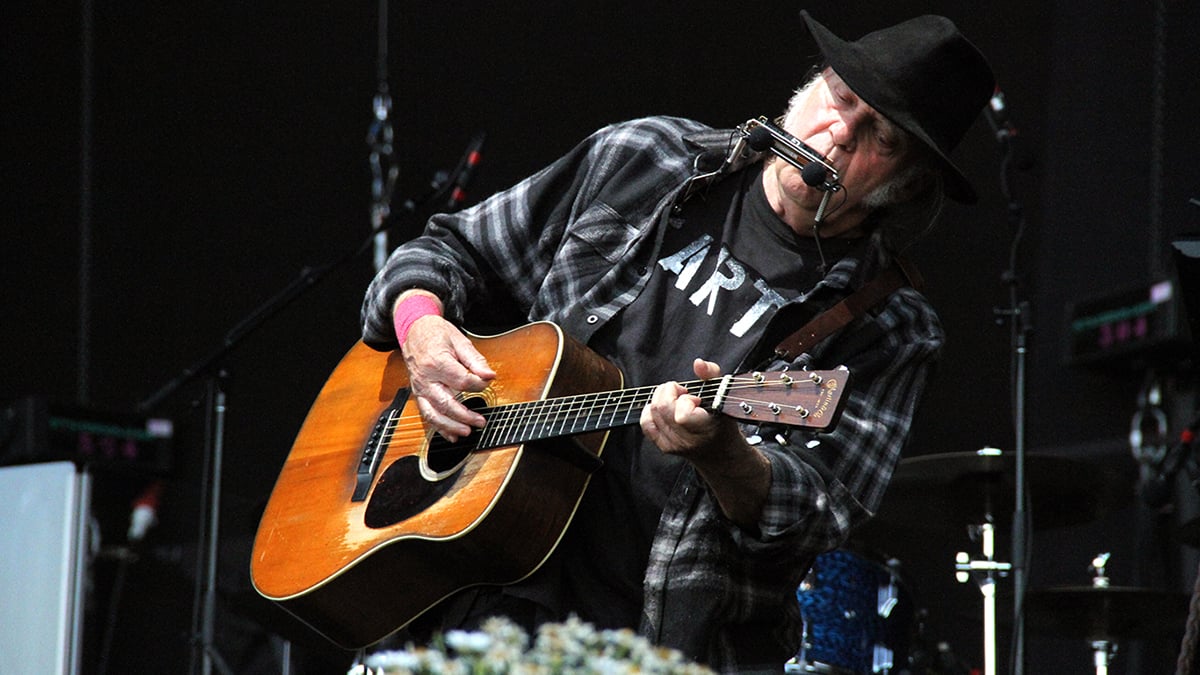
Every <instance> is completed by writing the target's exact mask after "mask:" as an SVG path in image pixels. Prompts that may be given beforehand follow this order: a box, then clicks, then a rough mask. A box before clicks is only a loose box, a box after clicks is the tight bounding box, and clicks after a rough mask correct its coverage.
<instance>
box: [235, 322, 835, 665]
mask: <svg viewBox="0 0 1200 675" xmlns="http://www.w3.org/2000/svg"><path fill="white" fill-rule="evenodd" d="M470 337H471V340H472V341H473V343H474V345H475V347H476V348H477V349H478V350H479V351H480V352H481V353H482V354H483V356H484V357H486V358H487V360H488V363H489V365H491V367H492V368H493V370H495V372H496V374H497V376H496V378H495V379H494V380H493V381H492V382H491V383H490V385H489V386H488V388H487V389H486V390H485V391H483V392H479V393H465V394H463V395H462V396H461V398H462V400H463V401H464V403H465V404H466V405H468V406H469V407H472V408H474V409H475V410H476V411H478V412H479V413H480V414H481V415H483V417H484V418H485V419H486V420H487V423H486V424H485V425H484V427H483V428H482V429H479V430H476V431H475V432H473V433H472V434H471V435H470V436H468V437H466V438H463V439H460V440H459V441H458V442H454V443H451V442H449V441H447V440H446V439H445V438H443V437H442V436H440V435H437V434H434V433H433V432H432V431H431V430H430V429H428V428H427V427H426V426H425V424H424V423H423V421H422V420H421V417H420V415H419V413H418V411H417V405H416V401H415V399H414V398H413V397H412V396H410V390H409V379H408V373H407V370H406V369H405V366H404V360H403V358H402V357H401V355H400V352H399V351H393V352H379V351H376V350H374V349H371V348H370V347H367V346H366V345H364V344H363V343H362V342H358V343H356V344H355V345H354V346H353V347H352V348H351V349H350V351H349V352H348V353H347V354H346V356H345V357H344V358H343V359H342V360H341V361H340V362H339V363H338V365H337V367H336V368H335V369H334V371H333V373H332V374H331V375H330V376H329V378H328V380H327V381H326V383H325V384H324V386H323V387H322V389H321V391H320V393H319V394H318V395H317V398H316V400H315V401H314V403H313V406H312V409H311V410H310V411H309V413H308V416H307V417H306V418H305V420H304V423H303V425H302V426H301V428H300V431H299V433H298V434H297V436H296V440H295V442H294V444H293V446H292V449H291V452H290V453H289V455H288V457H287V460H286V461H285V463H284V466H283V468H282V470H281V471H280V474H279V478H278V480H277V482H276V484H275V488H274V490H273V491H272V493H271V497H270V500H269V501H268V503H267V506H266V510H265V511H264V512H263V516H262V521H261V523H260V525H259V528H258V533H257V536H256V538H255V542H254V551H253V557H252V560H251V565H250V572H251V578H252V580H253V582H254V587H255V589H257V591H258V592H259V593H260V594H261V595H262V596H264V597H266V598H267V599H269V600H272V601H274V602H276V603H278V604H279V605H280V606H282V607H283V608H285V609H287V610H288V611H289V612H291V613H292V614H294V615H295V616H297V617H298V618H300V619H301V620H302V621H304V622H305V623H307V624H308V625H310V626H311V627H312V628H314V629H315V630H316V631H317V632H319V633H321V634H322V635H324V636H325V637H327V638H329V639H330V640H331V641H333V642H334V643H336V644H338V645H340V646H342V647H344V648H347V649H357V648H361V647H363V646H366V645H369V644H372V643H374V642H377V641H379V640H380V639H382V638H384V637H386V636H387V635H389V634H391V633H392V632H395V631H396V630H399V629H400V628H403V627H404V626H406V625H407V624H408V623H409V622H411V621H412V620H413V619H415V618H416V617H418V616H420V615H421V614H422V613H424V612H425V611H427V610H428V609H430V608H431V607H433V606H434V605H436V604H437V603H438V602H440V601H441V600H443V599H445V598H446V597H447V596H449V595H451V594H453V593H455V592H457V591H459V590H462V589H464V588H467V587H470V586H475V585H479V584H509V583H514V582H516V581H519V580H521V579H523V578H525V577H527V576H529V575H530V574H532V573H533V572H534V571H536V570H537V569H538V568H539V567H540V566H541V564H542V563H543V562H544V561H545V560H546V558H547V557H548V556H549V555H550V554H551V552H553V550H554V548H555V546H556V545H557V543H558V541H559V540H560V538H561V537H562V535H563V533H564V531H565V530H566V528H567V525H568V524H569V523H570V521H571V518H572V516H573V515H574V512H575V509H576V506H577V505H578V504H579V501H580V499H581V498H582V496H583V493H584V490H585V488H586V487H587V484H588V481H589V478H590V476H591V474H592V472H594V471H595V470H596V469H597V468H598V467H599V466H600V465H601V464H602V460H601V455H602V452H603V448H604V442H605V439H606V438H607V430H608V429H612V428H615V427H619V426H624V425H631V424H637V423H638V420H639V418H640V415H641V410H642V408H643V407H644V406H645V404H646V403H647V402H648V401H649V400H650V398H651V395H652V394H653V391H654V387H652V386H650V387H638V388H633V389H622V388H621V386H622V376H621V373H620V371H619V370H618V369H617V368H616V367H615V366H613V365H612V364H610V363H609V362H608V361H606V360H605V359H603V358H601V357H600V356H598V355H597V354H595V353H594V352H592V351H591V350H589V349H588V348H587V347H585V346H583V345H582V344H580V343H579V342H577V341H575V340H574V339H572V338H570V337H569V336H567V335H565V334H564V333H563V332H562V330H561V329H560V328H559V327H558V326H556V325H554V324H551V323H544V322H543V323H532V324H528V325H525V326H522V327H521V328H517V329H515V330H513V331H510V332H507V333H504V334H502V335H497V336H491V337H481V336H470ZM848 376H849V372H848V371H846V370H845V369H837V370H829V371H794V372H777V373H748V374H743V375H732V376H728V375H727V376H724V377H721V378H715V379H712V380H705V381H696V382H690V383H681V384H683V386H685V387H687V389H688V390H689V393H692V394H695V395H696V396H698V397H700V399H701V400H702V401H703V402H704V405H705V406H706V407H707V408H708V409H709V410H713V411H718V412H721V413H723V414H726V415H730V416H733V417H736V418H738V419H742V420H747V421H750V422H758V423H775V424H786V425H792V426H800V427H808V428H811V429H816V430H822V429H827V428H829V427H830V426H831V425H832V424H833V423H834V421H835V419H836V416H837V413H838V407H839V402H840V400H841V395H842V392H843V391H844V390H845V388H846V385H847V378H848Z"/></svg>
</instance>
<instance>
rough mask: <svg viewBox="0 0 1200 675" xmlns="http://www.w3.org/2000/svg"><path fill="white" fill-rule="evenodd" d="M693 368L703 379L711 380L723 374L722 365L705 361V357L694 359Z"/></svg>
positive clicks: (697, 375)
mask: <svg viewBox="0 0 1200 675" xmlns="http://www.w3.org/2000/svg"><path fill="white" fill-rule="evenodd" d="M692 370H694V371H695V372H696V377H698V378H700V379H702V380H711V379H713V378H715V377H720V376H721V366H719V365H717V364H715V363H713V362H712V361H705V360H704V359H696V360H695V361H693V362H692Z"/></svg>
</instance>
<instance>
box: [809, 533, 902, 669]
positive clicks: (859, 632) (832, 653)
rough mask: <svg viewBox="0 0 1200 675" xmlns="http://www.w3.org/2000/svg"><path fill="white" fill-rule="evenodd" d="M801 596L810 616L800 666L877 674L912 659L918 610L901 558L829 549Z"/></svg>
mask: <svg viewBox="0 0 1200 675" xmlns="http://www.w3.org/2000/svg"><path fill="white" fill-rule="evenodd" d="M796 597H797V598H798V599H799V601H800V615H801V617H803V619H804V640H803V643H802V645H801V648H800V653H799V654H797V655H796V662H797V664H798V665H799V668H798V669H797V670H799V672H808V673H831V674H835V675H874V674H876V673H893V672H899V671H901V670H904V669H905V668H906V666H907V665H908V658H909V648H910V644H911V642H912V639H913V634H914V633H915V630H916V628H915V624H916V615H915V610H914V607H913V602H912V598H911V595H910V593H909V591H908V588H907V586H906V585H905V584H904V583H903V581H902V580H901V578H900V572H899V563H898V562H897V561H895V560H891V561H888V562H887V563H882V562H877V561H875V560H872V559H869V558H867V557H864V556H862V555H859V554H858V553H854V552H852V551H848V550H844V549H838V550H835V551H830V552H828V553H824V554H822V555H820V556H818V557H817V559H816V562H814V563H813V567H812V570H810V571H809V573H808V575H807V576H806V577H805V578H804V581H803V582H802V583H801V584H800V588H799V589H798V590H797V591H796Z"/></svg>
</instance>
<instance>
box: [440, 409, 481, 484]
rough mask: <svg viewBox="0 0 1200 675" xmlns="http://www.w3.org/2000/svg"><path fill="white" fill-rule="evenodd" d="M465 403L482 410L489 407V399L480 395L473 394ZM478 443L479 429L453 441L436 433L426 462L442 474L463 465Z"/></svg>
mask: <svg viewBox="0 0 1200 675" xmlns="http://www.w3.org/2000/svg"><path fill="white" fill-rule="evenodd" d="M463 403H464V404H466V406H467V407H468V408H470V409H471V410H481V409H483V408H485V407H487V401H485V400H484V399H483V398H482V397H480V396H472V397H470V398H468V399H466V400H465V401H463ZM478 445H479V430H478V429H472V430H471V434H470V435H469V436H466V437H465V438H460V439H458V440H457V441H454V442H453V443H452V442H450V441H448V440H446V439H445V438H444V437H442V435H441V434H434V435H433V438H432V439H431V440H430V441H429V449H428V452H427V455H426V463H427V464H428V465H429V468H430V470H432V471H434V472H435V473H438V474H441V473H444V472H446V471H450V470H452V469H455V468H457V467H458V466H459V465H461V464H462V463H463V461H464V460H465V459H466V458H467V456H468V455H470V454H471V451H472V450H474V449H475V448H476V447H477V446H478Z"/></svg>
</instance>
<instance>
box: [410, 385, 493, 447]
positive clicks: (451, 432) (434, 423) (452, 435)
mask: <svg viewBox="0 0 1200 675" xmlns="http://www.w3.org/2000/svg"><path fill="white" fill-rule="evenodd" d="M455 404H456V406H457V407H461V408H462V411H466V412H467V413H471V411H470V409H469V408H467V407H466V406H463V405H462V404H460V403H458V402H457V401H455ZM417 409H418V410H419V411H420V412H421V419H423V420H425V424H427V425H428V426H430V427H432V428H433V430H434V431H436V432H438V433H440V434H441V435H442V436H445V437H446V439H447V440H450V441H457V440H458V439H459V438H462V437H463V436H468V435H470V433H471V426H472V424H471V420H462V419H458V417H457V416H458V415H459V414H461V413H462V411H459V410H456V409H455V406H449V407H448V408H447V407H445V404H439V403H438V402H436V401H435V399H432V398H429V397H426V396H418V397H417ZM479 417H480V419H481V420H482V419H483V418H482V416H479ZM477 426H482V422H481V423H480V424H479V425H477Z"/></svg>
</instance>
